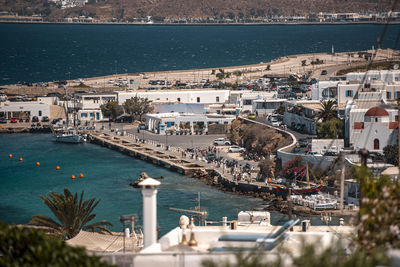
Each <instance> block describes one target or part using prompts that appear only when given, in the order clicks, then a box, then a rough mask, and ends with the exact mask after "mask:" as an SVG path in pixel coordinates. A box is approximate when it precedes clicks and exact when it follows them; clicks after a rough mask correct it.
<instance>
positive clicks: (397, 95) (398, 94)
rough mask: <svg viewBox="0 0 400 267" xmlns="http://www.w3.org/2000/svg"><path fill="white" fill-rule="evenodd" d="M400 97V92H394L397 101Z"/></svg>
mask: <svg viewBox="0 0 400 267" xmlns="http://www.w3.org/2000/svg"><path fill="white" fill-rule="evenodd" d="M399 97H400V92H399V91H396V92H394V99H397V98H399Z"/></svg>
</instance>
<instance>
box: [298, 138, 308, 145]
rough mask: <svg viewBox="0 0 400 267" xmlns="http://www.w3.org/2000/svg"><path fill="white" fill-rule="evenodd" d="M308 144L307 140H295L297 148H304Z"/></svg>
mask: <svg viewBox="0 0 400 267" xmlns="http://www.w3.org/2000/svg"><path fill="white" fill-rule="evenodd" d="M308 144H309V141H308V139H307V138H299V140H297V145H298V146H299V147H306V146H307V145H308Z"/></svg>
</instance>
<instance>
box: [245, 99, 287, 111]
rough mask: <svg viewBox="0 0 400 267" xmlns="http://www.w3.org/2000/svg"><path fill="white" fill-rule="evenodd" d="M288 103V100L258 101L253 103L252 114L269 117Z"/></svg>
mask: <svg viewBox="0 0 400 267" xmlns="http://www.w3.org/2000/svg"><path fill="white" fill-rule="evenodd" d="M286 101H287V99H257V100H254V101H253V108H252V112H254V113H257V114H258V115H269V114H272V113H273V112H274V111H275V110H276V109H277V108H279V107H281V106H283V105H284V103H285V102H286Z"/></svg>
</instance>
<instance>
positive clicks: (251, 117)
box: [248, 113, 256, 120]
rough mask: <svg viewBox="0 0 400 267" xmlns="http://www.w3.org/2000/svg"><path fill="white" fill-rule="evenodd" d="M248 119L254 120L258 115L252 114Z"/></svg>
mask: <svg viewBox="0 0 400 267" xmlns="http://www.w3.org/2000/svg"><path fill="white" fill-rule="evenodd" d="M248 118H249V119H251V120H254V119H255V118H256V114H254V113H250V114H249V117H248Z"/></svg>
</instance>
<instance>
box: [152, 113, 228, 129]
mask: <svg viewBox="0 0 400 267" xmlns="http://www.w3.org/2000/svg"><path fill="white" fill-rule="evenodd" d="M234 119H235V116H224V115H217V114H205V115H202V114H181V113H177V112H174V113H162V114H147V115H146V127H147V129H148V130H149V131H153V132H156V133H159V134H165V132H166V130H168V131H170V130H172V131H180V130H183V129H186V130H188V131H190V132H191V133H194V132H195V130H197V129H198V130H203V131H204V132H208V131H209V127H210V125H229V124H231V122H232V121H233V120H234Z"/></svg>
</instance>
